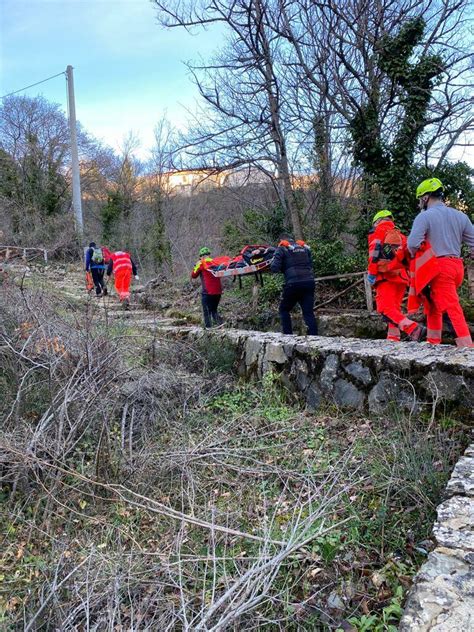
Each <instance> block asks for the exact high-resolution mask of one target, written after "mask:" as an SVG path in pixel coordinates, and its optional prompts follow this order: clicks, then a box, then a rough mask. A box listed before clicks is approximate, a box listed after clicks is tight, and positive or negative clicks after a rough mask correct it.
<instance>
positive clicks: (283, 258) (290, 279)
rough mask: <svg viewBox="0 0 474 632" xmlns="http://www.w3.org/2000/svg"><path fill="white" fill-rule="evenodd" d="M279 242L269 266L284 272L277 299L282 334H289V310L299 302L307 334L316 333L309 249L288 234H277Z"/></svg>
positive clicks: (275, 270) (290, 330) (312, 334)
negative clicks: (280, 290) (279, 295)
mask: <svg viewBox="0 0 474 632" xmlns="http://www.w3.org/2000/svg"><path fill="white" fill-rule="evenodd" d="M280 240H281V241H280V243H279V244H278V248H277V250H276V252H275V256H274V258H273V261H272V263H271V266H270V270H271V271H272V272H282V273H283V274H284V275H285V285H284V287H283V293H282V297H281V302H280V321H281V327H282V331H283V333H284V334H292V333H293V328H292V325H291V314H290V312H291V310H292V309H293V307H294V306H295V305H296V303H299V304H300V306H301V311H302V312H303V318H304V321H305V323H306V326H307V327H308V335H309V336H317V335H318V326H317V324H316V319H315V317H314V310H313V307H314V288H315V283H314V273H313V261H312V258H311V250H310V248H309V246H307V245H306V244H305V243H304V241H295V240H294V239H293V238H292V237H291V236H290V235H287V234H284V235H281V236H280Z"/></svg>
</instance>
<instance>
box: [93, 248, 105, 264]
mask: <svg viewBox="0 0 474 632" xmlns="http://www.w3.org/2000/svg"><path fill="white" fill-rule="evenodd" d="M91 260H92V262H93V263H104V255H103V253H102V248H92V257H91Z"/></svg>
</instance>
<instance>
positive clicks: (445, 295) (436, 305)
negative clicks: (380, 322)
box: [408, 178, 474, 347]
mask: <svg viewBox="0 0 474 632" xmlns="http://www.w3.org/2000/svg"><path fill="white" fill-rule="evenodd" d="M443 192H444V189H443V184H442V182H441V180H439V179H438V178H429V179H427V180H423V182H421V183H420V184H419V185H418V188H417V190H416V197H417V199H418V206H419V209H420V211H421V212H420V213H419V214H418V215H417V216H416V217H415V221H414V222H413V227H412V229H411V232H410V235H409V236H408V248H409V250H410V253H411V254H412V255H413V256H415V255H416V252H417V250H418V249H419V248H420V246H421V244H422V243H423V242H425V241H428V242H429V243H430V244H431V248H432V250H433V251H434V254H435V255H436V260H437V263H438V273H437V274H436V275H435V276H434V278H433V279H432V280H431V283H430V294H429V309H427V313H426V317H427V325H428V337H427V340H428V342H430V343H431V344H440V342H441V333H442V329H443V314H445V313H446V314H447V315H448V317H449V319H450V321H451V324H452V326H453V328H454V331H455V333H456V345H457V346H458V347H472V346H473V343H472V338H471V333H470V331H469V327H468V325H467V322H466V319H465V317H464V313H463V311H462V307H461V305H460V303H459V297H458V293H457V289H458V287H459V286H460V285H461V283H462V281H463V278H464V265H463V260H462V258H461V245H462V244H463V243H465V244H467V245H468V246H469V248H470V250H471V257H473V256H474V226H473V225H472V222H471V221H470V219H469V217H468V216H467V215H466V214H465V213H462V212H461V211H458V210H456V209H454V208H451V207H450V206H447V205H446V204H445V203H444V199H443V198H444V194H443ZM420 263H422V262H419V264H420Z"/></svg>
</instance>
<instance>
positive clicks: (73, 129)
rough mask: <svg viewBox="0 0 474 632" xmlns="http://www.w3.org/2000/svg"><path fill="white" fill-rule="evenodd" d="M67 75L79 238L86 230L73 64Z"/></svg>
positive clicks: (75, 208)
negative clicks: (83, 216) (78, 150)
mask: <svg viewBox="0 0 474 632" xmlns="http://www.w3.org/2000/svg"><path fill="white" fill-rule="evenodd" d="M66 77H67V95H68V102H69V133H70V136H71V162H72V206H73V208H74V215H75V217H76V230H77V233H78V235H79V238H81V237H82V234H83V231H84V222H83V220H82V202H81V178H80V174H79V155H78V152H77V129H76V103H75V101H74V79H73V76H72V66H68V67H67V68H66Z"/></svg>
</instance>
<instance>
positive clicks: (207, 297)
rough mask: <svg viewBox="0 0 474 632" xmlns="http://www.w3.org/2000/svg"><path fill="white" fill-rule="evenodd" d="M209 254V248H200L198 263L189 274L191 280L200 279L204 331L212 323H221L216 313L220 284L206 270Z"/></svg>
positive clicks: (220, 292)
mask: <svg viewBox="0 0 474 632" xmlns="http://www.w3.org/2000/svg"><path fill="white" fill-rule="evenodd" d="M210 254H211V251H210V250H209V248H206V247H203V248H201V250H200V251H199V261H198V262H197V263H196V265H195V266H194V269H193V271H192V273H191V278H192V279H197V278H198V277H201V286H202V294H201V301H202V312H203V315H204V327H206V329H207V328H209V327H212V325H213V323H214V324H215V325H220V324H221V323H222V319H221V317H220V314H219V312H218V311H217V307H218V305H219V301H220V300H221V296H222V284H221V280H220V279H219V278H217V277H215V276H214V275H213V274H212V273H211V272H209V270H208V269H207V266H208V265H209V264H210V263H211V262H212V258H211V256H210Z"/></svg>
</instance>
